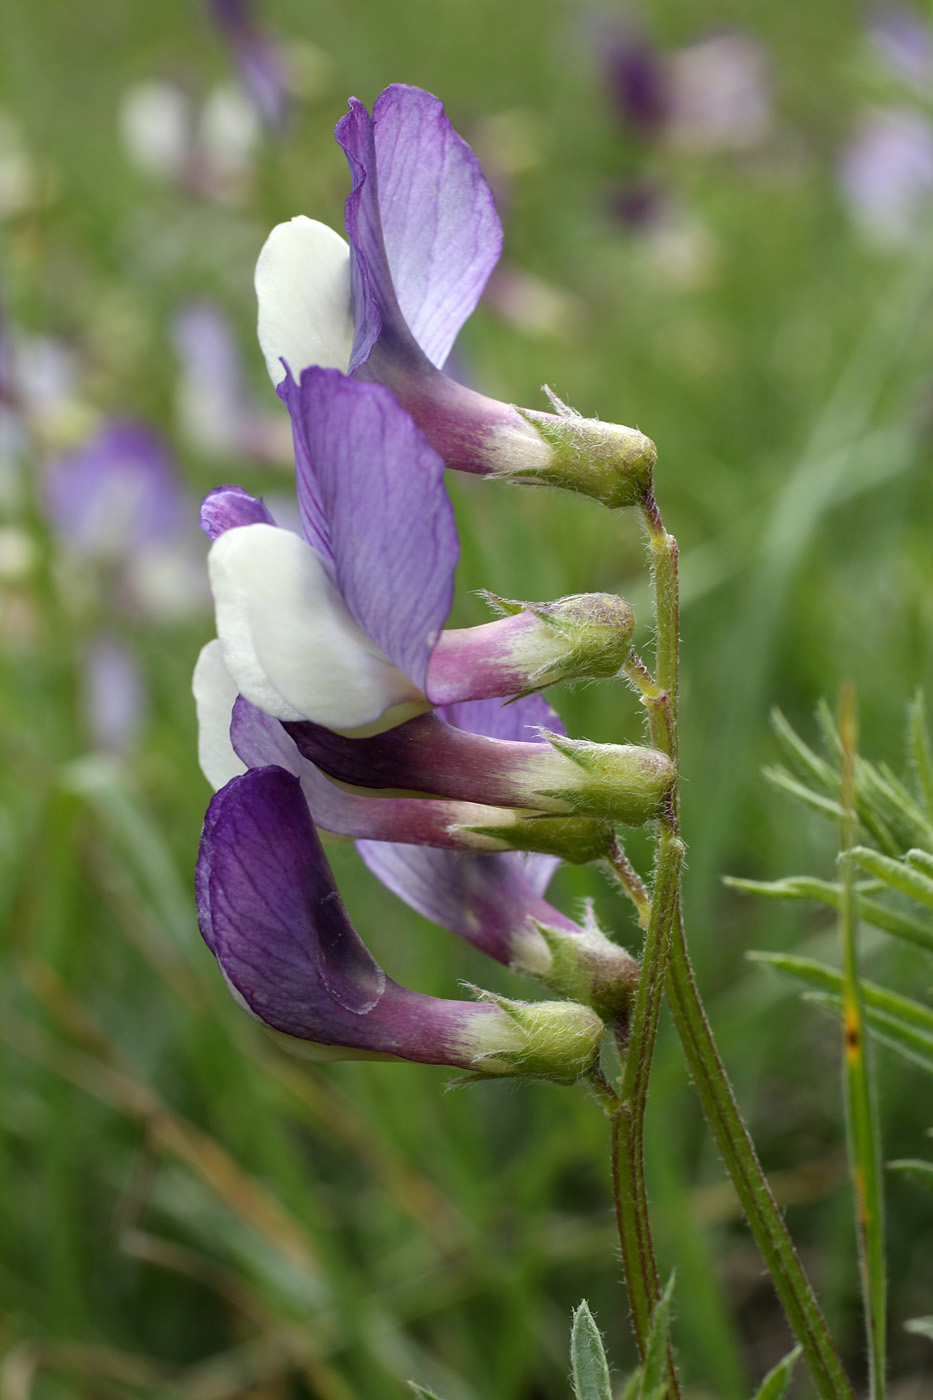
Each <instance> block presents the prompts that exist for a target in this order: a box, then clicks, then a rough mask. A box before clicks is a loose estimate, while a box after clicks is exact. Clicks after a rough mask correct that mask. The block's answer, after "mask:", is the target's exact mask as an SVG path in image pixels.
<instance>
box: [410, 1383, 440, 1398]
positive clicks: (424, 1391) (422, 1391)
mask: <svg viewBox="0 0 933 1400" xmlns="http://www.w3.org/2000/svg"><path fill="white" fill-rule="evenodd" d="M407 1384H408V1387H409V1389H410V1390H413V1391H414V1393H415V1394H416V1395H417V1396H418V1400H441V1397H440V1396H439V1395H436V1394H435V1393H434V1391H433V1390H428V1388H427V1386H425V1385H419V1384H418V1382H417V1381H408V1383H407Z"/></svg>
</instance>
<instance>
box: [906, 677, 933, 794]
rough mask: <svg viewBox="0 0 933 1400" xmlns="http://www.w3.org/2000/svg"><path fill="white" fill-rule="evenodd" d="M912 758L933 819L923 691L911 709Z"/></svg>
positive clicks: (932, 759)
mask: <svg viewBox="0 0 933 1400" xmlns="http://www.w3.org/2000/svg"><path fill="white" fill-rule="evenodd" d="M910 756H911V759H912V760H913V766H914V772H915V773H916V775H917V786H918V787H919V789H920V792H921V795H922V797H923V805H924V806H925V807H926V809H927V815H928V816H929V817H930V818H931V819H933V753H931V752H930V731H929V729H928V728H927V717H926V704H925V702H924V699H923V691H922V690H918V691H917V694H916V695H915V696H914V701H913V704H912V705H911V707H910Z"/></svg>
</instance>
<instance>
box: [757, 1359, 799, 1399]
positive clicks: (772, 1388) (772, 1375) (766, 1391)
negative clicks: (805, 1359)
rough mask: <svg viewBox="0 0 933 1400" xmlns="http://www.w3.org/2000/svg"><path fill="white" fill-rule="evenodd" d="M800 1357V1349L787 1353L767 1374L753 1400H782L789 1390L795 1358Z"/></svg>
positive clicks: (795, 1363) (795, 1362)
mask: <svg viewBox="0 0 933 1400" xmlns="http://www.w3.org/2000/svg"><path fill="white" fill-rule="evenodd" d="M799 1355H800V1347H795V1348H794V1350H793V1351H790V1352H788V1353H787V1355H786V1356H785V1357H784V1360H783V1361H779V1362H778V1364H777V1365H776V1366H774V1367H772V1369H771V1370H770V1371H769V1372H768V1374H767V1375H766V1376H765V1378H764V1380H763V1381H762V1383H761V1389H760V1390H759V1391H758V1392H757V1393H756V1395H755V1400H784V1396H785V1395H786V1394H787V1392H788V1390H789V1389H790V1383H791V1380H792V1378H793V1375H794V1367H795V1366H796V1365H797V1358H798V1357H799Z"/></svg>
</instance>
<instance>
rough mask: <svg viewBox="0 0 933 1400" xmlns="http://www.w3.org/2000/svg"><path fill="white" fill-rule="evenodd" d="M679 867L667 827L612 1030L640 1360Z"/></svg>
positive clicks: (619, 1176)
mask: <svg viewBox="0 0 933 1400" xmlns="http://www.w3.org/2000/svg"><path fill="white" fill-rule="evenodd" d="M682 863H683V845H682V843H681V842H680V840H679V839H678V837H677V836H676V835H674V834H673V832H671V830H670V829H669V828H667V827H666V828H664V829H663V830H662V833H661V836H660V839H659V841H658V863H657V869H656V873H655V882H654V897H653V899H652V903H651V918H650V921H649V924H648V932H647V935H646V938H645V948H644V954H643V957H642V970H641V976H640V978H639V981H638V992H637V995H636V1000H635V1007H634V1011H633V1015H632V1021H631V1028H630V1030H629V1031H628V1032H627V1033H626V1031H625V1030H624V1029H623V1028H622V1027H619V1028H618V1030H617V1040H618V1045H619V1054H620V1057H621V1058H622V1062H623V1065H624V1071H623V1074H622V1082H621V1086H620V1094H619V1105H618V1108H617V1109H616V1110H615V1112H614V1113H613V1114H612V1118H611V1124H612V1178H613V1190H614V1195H615V1207H616V1220H617V1223H618V1227H619V1241H620V1244H621V1248H622V1261H623V1265H624V1268H625V1278H626V1283H627V1286H628V1294H629V1303H630V1306H631V1309H632V1324H633V1327H634V1331H635V1338H636V1341H637V1343H638V1349H639V1352H640V1354H641V1357H642V1360H643V1361H644V1359H645V1354H646V1349H647V1345H648V1338H649V1336H650V1333H651V1320H652V1316H653V1313H654V1309H655V1306H656V1304H657V1302H658V1299H659V1297H660V1293H661V1290H660V1280H659V1278H658V1266H657V1261H656V1259H655V1253H654V1245H653V1242H652V1238H651V1227H650V1221H649V1214H648V1196H647V1190H646V1185H645V1164H644V1118H645V1106H646V1103H647V1098H648V1079H649V1075H650V1072H651V1060H652V1056H653V1053H654V1044H655V1040H656V1038H657V1029H658V1017H659V1015H660V1011H661V996H662V990H663V985H664V973H665V966H666V962H667V947H668V942H669V939H670V928H671V922H672V920H673V917H674V912H675V909H676V906H677V900H678V898H679V891H680V870H681V865H682ZM667 1376H668V1388H669V1392H670V1395H671V1396H672V1397H677V1396H679V1395H680V1387H679V1383H678V1379H677V1372H676V1368H675V1365H674V1358H673V1352H670V1353H669V1355H668V1363H667Z"/></svg>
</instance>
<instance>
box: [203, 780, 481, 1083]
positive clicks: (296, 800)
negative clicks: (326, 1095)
mask: <svg viewBox="0 0 933 1400" xmlns="http://www.w3.org/2000/svg"><path fill="white" fill-rule="evenodd" d="M197 889H198V917H199V921H200V926H201V931H202V934H203V936H204V938H205V941H206V942H207V944H208V946H209V947H210V948H211V950H212V952H213V953H214V955H215V956H216V958H217V960H218V962H219V963H220V965H221V968H222V970H223V972H224V976H225V977H226V979H227V980H228V982H229V983H230V985H231V986H232V987H233V988H234V989H235V991H236V992H237V993H238V994H239V996H241V997H242V998H243V1000H244V1001H245V1003H246V1005H247V1006H248V1007H249V1008H250V1010H251V1011H252V1012H253V1013H254V1015H256V1016H257V1017H258V1018H259V1019H260V1020H262V1021H264V1022H265V1023H266V1024H267V1025H269V1026H272V1027H273V1028H274V1029H276V1030H279V1031H282V1032H283V1033H284V1034H286V1035H291V1036H297V1037H299V1038H300V1039H303V1040H310V1041H316V1042H318V1043H319V1044H324V1045H337V1046H343V1047H349V1048H353V1049H359V1050H365V1051H368V1052H370V1053H374V1054H386V1055H393V1056H398V1057H401V1058H403V1059H411V1060H420V1061H423V1062H425V1063H429V1064H460V1065H463V1064H465V1065H467V1066H470V1065H472V1063H473V1059H474V1056H475V1054H476V1053H477V1048H478V1047H477V1045H476V1042H475V1037H474V1035H473V1029H474V1028H475V1027H477V1026H479V1025H481V1024H482V1023H483V1022H488V1020H489V1018H490V1017H491V1018H493V1020H492V1022H490V1024H495V1021H496V1019H498V1017H499V1014H500V1013H499V1011H498V1008H497V1007H496V1006H494V1005H491V1004H488V1003H487V1004H483V1005H471V1004H469V1003H463V1002H454V1001H442V1000H440V999H437V998H434V997H426V996H422V995H420V994H418V993H415V992H410V991H407V990H406V989H405V988H403V987H400V986H398V985H397V984H396V983H394V982H392V981H391V980H389V979H388V978H386V976H385V974H384V973H383V971H382V969H381V968H379V967H378V965H377V964H376V963H375V962H374V961H373V959H372V957H371V956H370V954H369V952H368V951H367V949H366V948H365V946H364V945H363V943H362V942H361V940H360V938H359V935H358V934H357V933H356V931H355V929H354V928H353V926H352V924H351V923H350V921H349V919H348V917H347V914H346V911H345V910H344V907H343V903H342V901H341V899H340V896H339V894H338V892H337V889H336V887H335V886H334V883H333V877H332V876H331V872H330V869H329V867H328V865H327V861H326V859H325V857H324V853H323V851H322V850H321V846H320V842H319V841H318V839H317V836H316V834H315V831H314V826H313V823H312V822H311V818H310V817H309V815H308V809H307V806H306V805H305V801H304V798H303V796H302V793H301V788H300V785H299V783H298V781H297V779H296V778H294V777H293V776H292V775H291V774H290V773H286V772H284V771H283V770H282V769H280V768H260V769H254V770H252V771H251V772H248V773H244V774H243V775H242V776H240V777H238V778H234V779H233V780H232V781H231V782H229V783H228V784H227V786H226V787H225V788H222V789H221V791H220V792H219V793H217V794H216V796H215V797H214V799H213V801H212V802H211V805H210V808H209V809H208V814H207V818H206V820H205V823H204V831H203V834H202V837H201V853H200V856H199V860H198V872H197ZM471 1042H472V1043H471Z"/></svg>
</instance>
